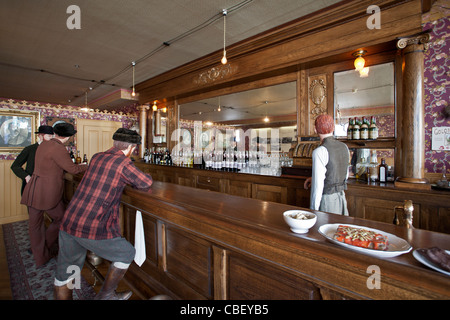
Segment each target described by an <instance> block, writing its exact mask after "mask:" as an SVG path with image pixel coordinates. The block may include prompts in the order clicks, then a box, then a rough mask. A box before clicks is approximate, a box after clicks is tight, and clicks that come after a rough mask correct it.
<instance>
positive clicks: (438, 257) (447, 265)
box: [413, 247, 450, 276]
mask: <svg viewBox="0 0 450 320" xmlns="http://www.w3.org/2000/svg"><path fill="white" fill-rule="evenodd" d="M413 256H414V258H416V260H417V261H419V262H420V263H422V264H424V265H426V266H427V267H429V268H431V269H433V270H436V271H439V272H441V273H443V274H446V275H448V276H450V250H443V249H440V248H437V247H433V248H428V249H416V250H414V251H413Z"/></svg>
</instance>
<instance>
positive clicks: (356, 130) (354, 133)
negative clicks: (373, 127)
mask: <svg viewBox="0 0 450 320" xmlns="http://www.w3.org/2000/svg"><path fill="white" fill-rule="evenodd" d="M359 129H360V126H359V120H358V118H355V123H354V124H353V131H352V139H353V140H359V139H360V132H359Z"/></svg>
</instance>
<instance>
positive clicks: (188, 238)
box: [166, 226, 213, 298]
mask: <svg viewBox="0 0 450 320" xmlns="http://www.w3.org/2000/svg"><path fill="white" fill-rule="evenodd" d="M166 237H167V248H166V250H167V253H166V255H167V273H168V274H170V275H171V276H172V277H174V278H175V279H177V280H178V281H180V282H185V283H186V284H188V286H189V287H191V288H194V289H195V290H196V291H197V292H199V293H200V294H201V295H203V296H204V297H205V298H212V290H213V285H212V259H213V254H212V247H211V245H210V243H209V242H207V241H205V240H203V239H201V238H197V237H194V236H192V235H190V234H188V233H186V232H183V231H182V230H180V229H176V228H173V227H170V226H167V233H166Z"/></svg>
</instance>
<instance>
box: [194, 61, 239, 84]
mask: <svg viewBox="0 0 450 320" xmlns="http://www.w3.org/2000/svg"><path fill="white" fill-rule="evenodd" d="M236 71H237V67H235V66H233V65H231V64H230V63H227V64H226V65H220V66H218V67H212V68H211V69H209V70H207V71H204V72H201V73H200V74H199V75H198V76H197V77H196V78H195V79H194V83H195V84H196V85H199V86H201V85H204V84H209V83H212V82H215V81H217V80H222V79H225V78H227V77H229V76H231V75H233V74H234V73H236Z"/></svg>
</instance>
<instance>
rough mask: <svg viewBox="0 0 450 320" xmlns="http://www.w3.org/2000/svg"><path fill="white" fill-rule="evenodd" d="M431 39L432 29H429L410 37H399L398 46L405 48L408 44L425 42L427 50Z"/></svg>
mask: <svg viewBox="0 0 450 320" xmlns="http://www.w3.org/2000/svg"><path fill="white" fill-rule="evenodd" d="M430 39H431V36H430V31H429V30H427V31H424V32H421V33H418V34H415V35H412V36H410V37H403V38H399V39H398V41H397V48H398V49H404V48H406V47H407V46H410V45H413V44H423V45H424V49H425V50H427V49H428V43H429V42H430Z"/></svg>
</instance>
